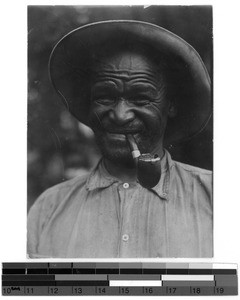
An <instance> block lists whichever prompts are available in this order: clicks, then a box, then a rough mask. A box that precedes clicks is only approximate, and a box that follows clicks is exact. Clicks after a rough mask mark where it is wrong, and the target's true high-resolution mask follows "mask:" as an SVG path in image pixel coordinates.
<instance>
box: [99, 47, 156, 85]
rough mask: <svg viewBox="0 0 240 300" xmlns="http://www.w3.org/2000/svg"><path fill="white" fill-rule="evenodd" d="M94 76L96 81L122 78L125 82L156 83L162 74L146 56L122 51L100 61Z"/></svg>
mask: <svg viewBox="0 0 240 300" xmlns="http://www.w3.org/2000/svg"><path fill="white" fill-rule="evenodd" d="M161 75H162V74H161ZM94 77H95V78H94V79H95V80H94V81H95V82H96V81H109V80H112V81H119V80H122V81H124V82H128V81H131V82H150V83H152V84H154V85H156V84H157V83H159V78H160V77H162V76H160V72H159V70H157V68H156V66H155V65H154V64H153V62H151V61H150V60H149V59H148V58H147V57H146V56H144V55H142V54H138V53H131V52H121V53H117V54H115V55H112V56H110V57H105V58H104V59H102V60H101V61H98V64H97V66H96V68H95V72H94Z"/></svg>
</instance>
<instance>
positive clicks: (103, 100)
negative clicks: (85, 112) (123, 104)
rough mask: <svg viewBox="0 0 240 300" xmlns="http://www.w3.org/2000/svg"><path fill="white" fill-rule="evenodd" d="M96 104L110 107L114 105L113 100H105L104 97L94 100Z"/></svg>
mask: <svg viewBox="0 0 240 300" xmlns="http://www.w3.org/2000/svg"><path fill="white" fill-rule="evenodd" d="M94 101H95V102H96V103H98V104H103V105H111V104H113V103H114V100H113V99H109V98H105V97H102V98H101V97H100V98H97V99H95V100H94Z"/></svg>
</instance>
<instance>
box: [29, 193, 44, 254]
mask: <svg viewBox="0 0 240 300" xmlns="http://www.w3.org/2000/svg"><path fill="white" fill-rule="evenodd" d="M44 198H45V197H44V194H42V195H41V196H40V197H39V198H38V199H37V200H36V201H35V203H34V204H33V206H32V207H31V208H30V211H29V213H28V218H27V254H28V256H29V258H34V257H35V256H36V255H37V252H38V243H39V237H40V227H41V224H40V223H41V215H42V206H43V201H44Z"/></svg>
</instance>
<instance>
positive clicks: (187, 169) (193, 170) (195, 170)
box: [173, 160, 212, 177]
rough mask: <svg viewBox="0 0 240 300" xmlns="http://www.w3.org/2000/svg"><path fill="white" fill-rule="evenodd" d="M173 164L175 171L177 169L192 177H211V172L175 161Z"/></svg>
mask: <svg viewBox="0 0 240 300" xmlns="http://www.w3.org/2000/svg"><path fill="white" fill-rule="evenodd" d="M173 164H174V166H175V167H176V169H179V170H180V171H182V172H185V173H189V174H193V175H194V174H195V175H202V176H206V177H212V171H210V170H206V169H202V168H199V167H195V166H192V165H188V164H185V163H182V162H178V161H175V160H173Z"/></svg>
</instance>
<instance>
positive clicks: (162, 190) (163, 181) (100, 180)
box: [86, 150, 173, 200]
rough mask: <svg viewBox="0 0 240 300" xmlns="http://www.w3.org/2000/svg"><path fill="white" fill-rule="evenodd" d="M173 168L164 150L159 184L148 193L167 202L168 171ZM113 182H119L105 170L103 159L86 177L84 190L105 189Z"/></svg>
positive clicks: (170, 159) (168, 155) (167, 153)
mask: <svg viewBox="0 0 240 300" xmlns="http://www.w3.org/2000/svg"><path fill="white" fill-rule="evenodd" d="M172 166H173V161H172V158H171V155H170V154H169V152H168V151H167V150H165V153H164V156H163V157H162V159H161V178H160V181H159V183H158V184H157V185H156V186H155V187H154V188H152V189H150V191H152V192H153V193H154V194H156V195H157V196H158V197H159V198H161V199H164V200H168V199H169V198H168V194H169V185H170V177H171V176H170V175H171V174H170V173H171V172H170V171H171V168H172ZM115 182H120V181H119V180H118V179H117V178H115V177H113V176H111V175H110V174H109V173H108V171H107V170H106V168H105V166H104V163H103V159H101V160H100V161H99V163H98V164H97V166H96V167H95V169H94V170H93V171H92V172H91V174H90V176H89V177H88V180H87V183H86V188H87V190H89V191H93V190H95V189H98V188H99V189H101V188H102V189H103V188H107V187H109V186H110V185H112V184H113V183H115Z"/></svg>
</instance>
